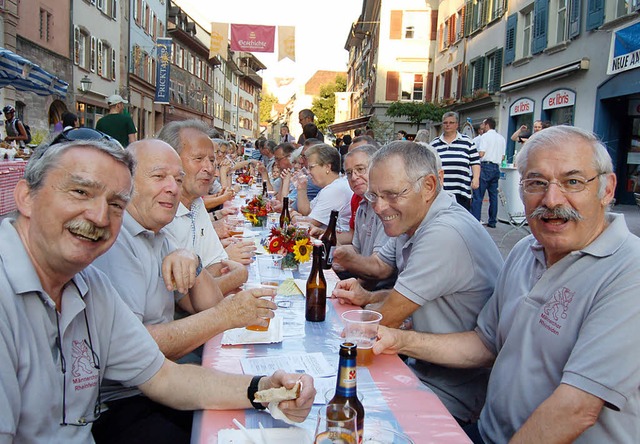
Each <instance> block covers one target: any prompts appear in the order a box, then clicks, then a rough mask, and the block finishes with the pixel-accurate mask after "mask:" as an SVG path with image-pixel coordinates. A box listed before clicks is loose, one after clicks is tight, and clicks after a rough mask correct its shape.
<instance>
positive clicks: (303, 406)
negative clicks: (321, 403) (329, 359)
mask: <svg viewBox="0 0 640 444" xmlns="http://www.w3.org/2000/svg"><path fill="white" fill-rule="evenodd" d="M298 381H300V382H301V383H302V390H301V391H300V396H299V397H298V399H292V400H290V401H282V402H280V404H278V407H279V408H280V410H282V413H284V414H285V415H286V416H287V418H289V419H290V420H291V421H295V422H302V421H304V420H305V418H306V417H307V416H308V415H309V412H310V411H311V407H312V406H313V400H314V398H315V396H316V389H315V387H314V386H313V378H312V377H311V376H309V375H307V374H303V375H299V374H296V373H285V372H284V371H282V370H277V371H276V372H275V373H274V374H272V375H271V376H269V377H267V378H262V379H261V380H260V384H259V386H258V388H259V389H260V390H266V389H270V388H277V387H283V386H284V387H286V388H293V386H294V385H295V384H296V382H298Z"/></svg>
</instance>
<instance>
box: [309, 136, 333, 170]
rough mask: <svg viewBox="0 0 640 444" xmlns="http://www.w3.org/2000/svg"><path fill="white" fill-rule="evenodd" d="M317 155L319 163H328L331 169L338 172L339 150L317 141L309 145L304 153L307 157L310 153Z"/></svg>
mask: <svg viewBox="0 0 640 444" xmlns="http://www.w3.org/2000/svg"><path fill="white" fill-rule="evenodd" d="M314 154H315V155H316V156H318V161H319V162H320V165H330V166H331V171H333V172H334V173H339V172H340V152H339V151H338V150H337V149H335V148H334V147H332V146H331V145H327V144H326V143H318V144H316V145H313V146H311V147H310V148H309V149H308V150H307V151H306V152H305V153H304V155H305V156H306V157H307V159H309V157H311V156H312V155H314Z"/></svg>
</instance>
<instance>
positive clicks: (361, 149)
mask: <svg viewBox="0 0 640 444" xmlns="http://www.w3.org/2000/svg"><path fill="white" fill-rule="evenodd" d="M378 150H380V148H377V147H375V146H373V145H369V144H366V145H360V146H358V147H356V148H354V149H352V150H351V151H349V152H348V153H347V154H345V155H344V162H346V161H347V159H348V158H349V157H351V156H353V155H354V154H356V153H365V154H366V155H367V159H369V160H371V158H372V157H373V155H374V154H375V153H377V152H378Z"/></svg>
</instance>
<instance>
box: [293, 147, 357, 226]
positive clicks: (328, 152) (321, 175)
mask: <svg viewBox="0 0 640 444" xmlns="http://www.w3.org/2000/svg"><path fill="white" fill-rule="evenodd" d="M305 157H306V158H307V170H308V171H309V175H310V176H311V180H313V183H314V184H316V185H317V186H319V187H320V188H322V189H321V190H320V192H319V193H318V195H317V196H316V197H315V199H313V200H312V201H311V202H309V198H308V197H307V181H305V180H301V181H298V183H297V189H298V201H297V202H298V211H299V212H300V214H302V215H304V216H309V218H310V219H311V223H313V224H314V225H316V226H318V227H323V226H326V225H328V224H329V218H330V215H331V211H332V210H337V211H338V212H339V216H338V223H337V229H338V230H348V229H349V219H350V218H351V205H350V202H351V196H352V195H353V191H351V188H350V187H349V183H348V182H347V179H346V177H342V176H341V175H340V153H339V152H338V150H336V149H335V148H334V147H332V146H330V145H327V144H324V143H322V144H318V145H313V146H312V147H311V148H309V149H308V150H307V151H306V153H305Z"/></svg>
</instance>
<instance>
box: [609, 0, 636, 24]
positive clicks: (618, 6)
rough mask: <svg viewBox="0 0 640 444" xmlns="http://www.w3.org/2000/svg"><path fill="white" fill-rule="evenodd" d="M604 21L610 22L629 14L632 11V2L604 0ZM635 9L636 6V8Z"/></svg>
mask: <svg viewBox="0 0 640 444" xmlns="http://www.w3.org/2000/svg"><path fill="white" fill-rule="evenodd" d="M604 1H605V7H604V8H605V9H604V15H605V17H604V20H605V21H606V22H610V21H611V20H615V19H617V18H620V17H624V16H625V15H627V14H631V13H632V12H633V11H634V7H633V6H634V5H633V3H634V2H633V1H632V0H604ZM635 9H637V5H636V8H635Z"/></svg>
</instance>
